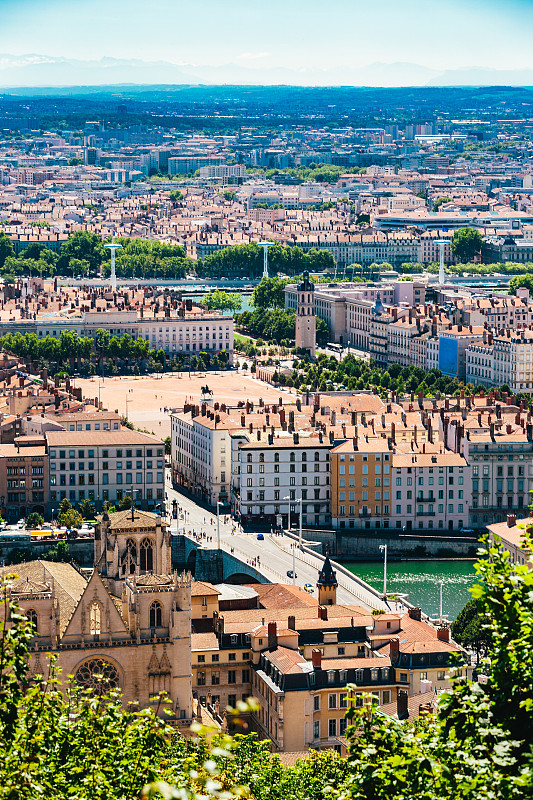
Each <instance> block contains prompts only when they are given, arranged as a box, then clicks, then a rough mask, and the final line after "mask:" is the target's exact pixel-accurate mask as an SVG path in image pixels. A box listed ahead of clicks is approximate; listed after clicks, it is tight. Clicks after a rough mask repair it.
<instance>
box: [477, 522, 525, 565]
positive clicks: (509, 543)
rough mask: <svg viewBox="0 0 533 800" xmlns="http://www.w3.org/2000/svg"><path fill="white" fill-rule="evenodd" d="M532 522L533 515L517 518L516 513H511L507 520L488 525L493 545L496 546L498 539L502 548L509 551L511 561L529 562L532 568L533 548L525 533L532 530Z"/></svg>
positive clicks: (516, 562) (515, 562) (517, 562)
mask: <svg viewBox="0 0 533 800" xmlns="http://www.w3.org/2000/svg"><path fill="white" fill-rule="evenodd" d="M531 523H532V519H531V517H525V518H522V519H517V518H516V515H515V514H509V515H508V516H507V519H506V520H505V522H496V523H495V524H494V525H489V526H488V529H489V536H490V541H491V543H492V544H493V546H496V539H498V546H499V548H500V550H507V551H508V552H509V557H510V559H511V563H513V564H521V565H524V564H528V565H529V567H530V569H531V567H532V566H533V565H532V562H531V549H530V548H528V547H527V546H526V544H525V542H524V535H525V533H526V531H529V532H530V531H531Z"/></svg>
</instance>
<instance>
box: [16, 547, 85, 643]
mask: <svg viewBox="0 0 533 800" xmlns="http://www.w3.org/2000/svg"><path fill="white" fill-rule="evenodd" d="M10 573H15V574H16V575H18V576H19V577H20V578H22V579H24V580H25V579H26V578H28V582H30V583H35V584H36V585H37V586H42V585H43V584H48V586H49V587H50V588H52V586H53V588H54V592H55V596H56V597H57V600H58V603H59V633H60V635H61V636H62V635H63V633H64V631H65V630H66V627H67V625H68V623H69V621H70V618H71V616H72V614H73V613H74V609H75V608H76V606H77V604H78V602H79V599H80V597H81V596H82V594H83V592H84V590H85V587H86V585H87V579H86V578H85V577H84V576H83V575H81V574H80V573H79V572H78V570H77V569H75V568H74V567H73V566H72V564H64V563H62V562H54V561H40V560H38V561H27V562H26V563H25V564H14V565H12V566H10V567H4V568H3V570H2V574H3V575H8V574H10ZM41 591H42V590H41V589H39V592H38V593H40V592H41Z"/></svg>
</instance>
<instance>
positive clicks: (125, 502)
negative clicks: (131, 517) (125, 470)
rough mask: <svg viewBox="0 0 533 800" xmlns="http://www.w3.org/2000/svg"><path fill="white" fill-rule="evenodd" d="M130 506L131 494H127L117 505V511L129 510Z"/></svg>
mask: <svg viewBox="0 0 533 800" xmlns="http://www.w3.org/2000/svg"><path fill="white" fill-rule="evenodd" d="M130 508H131V495H129V494H127V495H126V496H125V497H123V498H122V500H121V501H120V503H119V505H118V510H119V511H129V510H130Z"/></svg>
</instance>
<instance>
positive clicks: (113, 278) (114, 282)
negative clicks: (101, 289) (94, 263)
mask: <svg viewBox="0 0 533 800" xmlns="http://www.w3.org/2000/svg"><path fill="white" fill-rule="evenodd" d="M104 247H107V248H108V250H111V276H110V282H111V288H112V290H113V291H114V292H115V291H116V289H117V273H116V270H115V250H118V249H119V248H120V247H122V245H121V244H117V243H116V242H115V234H113V239H112V241H111V242H110V243H109V244H104Z"/></svg>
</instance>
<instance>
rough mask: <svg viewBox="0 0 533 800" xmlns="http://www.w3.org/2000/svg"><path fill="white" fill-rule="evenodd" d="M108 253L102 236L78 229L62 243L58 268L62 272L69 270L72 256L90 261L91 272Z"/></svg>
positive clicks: (95, 269)
mask: <svg viewBox="0 0 533 800" xmlns="http://www.w3.org/2000/svg"><path fill="white" fill-rule="evenodd" d="M106 256H107V253H106V251H105V250H104V247H103V245H102V242H101V241H100V237H99V236H98V234H97V233H91V232H90V231H76V233H73V234H72V236H69V238H68V239H67V241H66V242H65V243H64V244H62V245H61V252H60V255H59V261H58V269H59V270H60V274H63V273H64V272H68V269H69V262H70V259H71V258H76V259H79V260H80V261H88V262H89V266H90V269H91V272H93V271H94V272H96V271H97V269H98V268H99V267H100V264H101V263H102V261H103V260H104V259H105V258H106Z"/></svg>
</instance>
